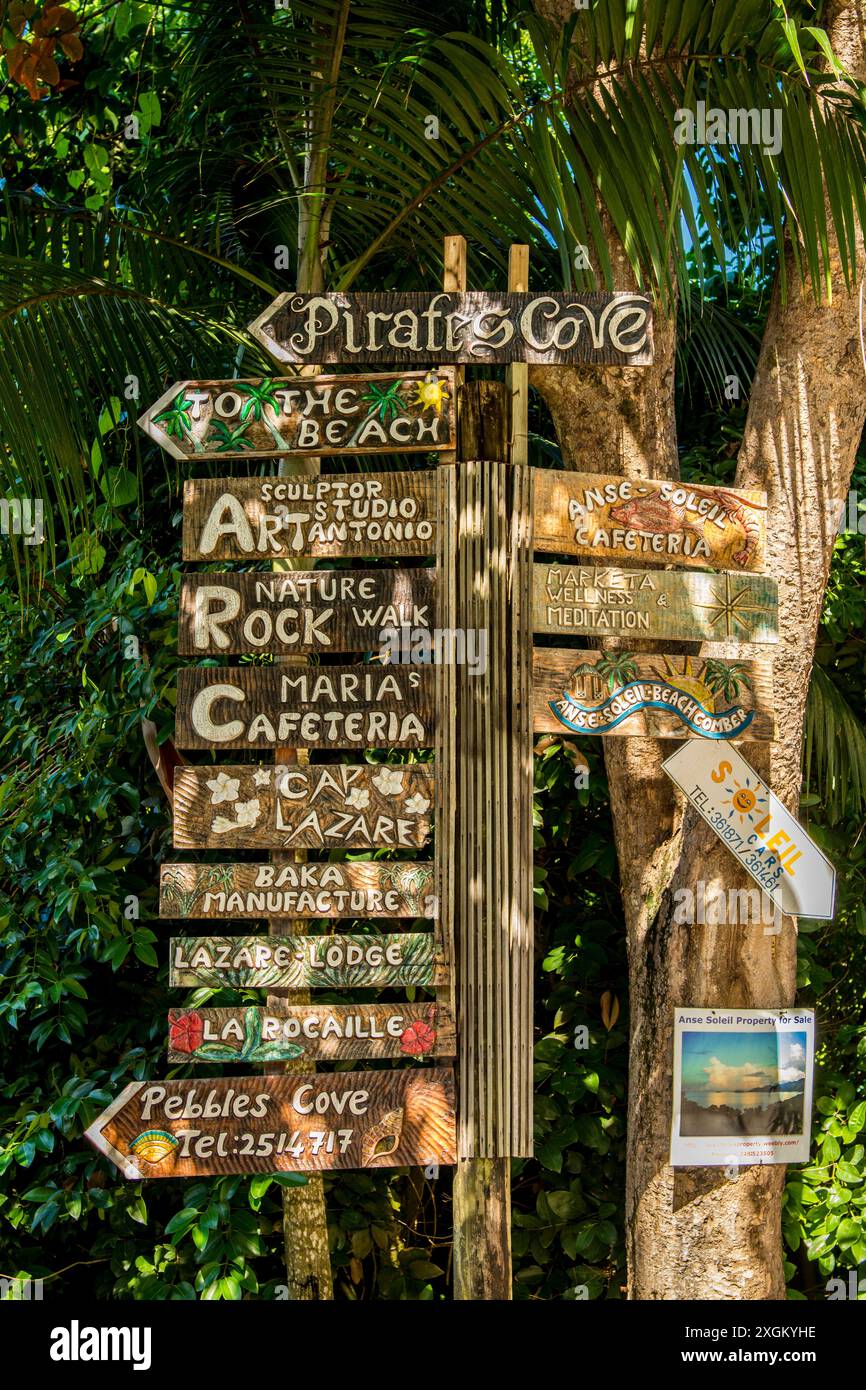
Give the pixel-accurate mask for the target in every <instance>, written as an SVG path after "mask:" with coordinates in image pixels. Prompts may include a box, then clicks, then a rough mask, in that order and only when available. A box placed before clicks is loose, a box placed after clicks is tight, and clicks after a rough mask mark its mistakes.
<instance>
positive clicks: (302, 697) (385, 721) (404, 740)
mask: <svg viewBox="0 0 866 1390" xmlns="http://www.w3.org/2000/svg"><path fill="white" fill-rule="evenodd" d="M433 676H434V672H433V668H432V667H430V666H427V667H412V666H397V665H394V666H382V665H379V664H378V663H368V664H367V665H365V666H299V667H274V666H232V667H225V668H222V669H215V668H214V667H206V668H204V669H202V668H198V669H189V668H183V669H182V670H180V671H179V672H178V686H177V721H176V733H175V742H176V743H177V746H178V747H179V748H214V747H216V748H276V747H279V746H281V745H282V746H283V747H288V748H388V747H391V748H424V747H431V746H432V743H433Z"/></svg>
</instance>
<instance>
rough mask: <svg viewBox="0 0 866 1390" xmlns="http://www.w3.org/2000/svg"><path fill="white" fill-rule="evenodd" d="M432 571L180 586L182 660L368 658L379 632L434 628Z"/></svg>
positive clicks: (210, 579) (268, 577)
mask: <svg viewBox="0 0 866 1390" xmlns="http://www.w3.org/2000/svg"><path fill="white" fill-rule="evenodd" d="M433 591H434V572H433V570H430V569H381V570H295V571H293V572H290V573H285V574H274V573H269V574H196V575H187V576H186V578H185V579H184V580H183V582H182V584H181V593H180V622H179V628H178V638H179V642H178V649H179V651H180V653H181V655H182V656H221V655H225V656H232V655H237V654H238V653H242V652H274V653H278V654H280V655H286V656H291V655H294V654H297V653H299V652H371V651H376V650H378V649H379V648H380V647H381V645H382V642H383V640H384V639H383V637H382V633H383V632H386V633H387V632H389V631H391V632H394V631H395V630H396V629H398V628H400V627H402V626H404V625H408V626H410V627H412V628H413V629H416V630H420V629H424V630H429V629H431V628H433V627H434V626H435V613H434V607H433Z"/></svg>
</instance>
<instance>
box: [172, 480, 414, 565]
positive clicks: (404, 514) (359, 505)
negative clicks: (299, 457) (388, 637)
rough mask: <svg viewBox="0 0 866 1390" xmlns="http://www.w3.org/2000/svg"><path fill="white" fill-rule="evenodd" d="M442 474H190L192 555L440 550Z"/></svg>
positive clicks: (186, 542) (187, 506) (186, 538)
mask: <svg viewBox="0 0 866 1390" xmlns="http://www.w3.org/2000/svg"><path fill="white" fill-rule="evenodd" d="M436 495H437V484H436V472H435V470H433V469H429V468H428V469H419V471H418V472H417V473H328V474H325V473H322V474H318V475H317V476H316V477H286V478H188V479H187V481H186V482H185V483H184V485H183V558H184V560H255V559H260V560H273V559H275V558H277V557H283V558H289V559H291V558H297V557H299V556H305V557H309V558H310V559H327V558H328V557H333V556H340V555H342V556H360V555H369V556H373V555H375V556H377V557H380V558H388V557H390V556H393V555H432V554H434V552H435V549H436V534H435V517H436Z"/></svg>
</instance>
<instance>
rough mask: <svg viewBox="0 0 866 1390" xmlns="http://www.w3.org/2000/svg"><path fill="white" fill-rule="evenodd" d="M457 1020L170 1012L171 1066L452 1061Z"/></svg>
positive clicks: (322, 1010)
mask: <svg viewBox="0 0 866 1390" xmlns="http://www.w3.org/2000/svg"><path fill="white" fill-rule="evenodd" d="M455 1047H456V1042H455V1034H454V1020H453V1019H452V1018H451V1016H450V1014H448V1013H447V1011H446V1010H444V1009H442V1008H440V1006H439V1005H438V1004H434V1003H432V1002H425V1003H420V1004H408V1003H398V1004H286V1005H283V1006H282V1008H281V1009H280V1011H279V1012H276V1011H275V1010H271V1009H263V1008H260V1007H258V1006H257V1005H250V1006H249V1007H247V1008H235V1009H211V1008H205V1009H172V1010H171V1011H170V1012H169V1015H168V1060H169V1061H170V1062H175V1063H179V1062H202V1063H204V1062H207V1063H213V1062H226V1063H232V1064H235V1063H240V1062H249V1063H250V1064H251V1065H252V1064H254V1063H259V1064H261V1065H263V1066H266V1065H267V1064H268V1063H269V1062H289V1061H293V1060H295V1059H296V1058H303V1059H304V1062H305V1063H307V1062H342V1061H354V1062H357V1061H360V1060H361V1059H363V1058H367V1057H398V1058H401V1059H402V1060H403V1061H409V1060H410V1059H412V1058H417V1059H421V1058H425V1057H453V1055H454V1052H455Z"/></svg>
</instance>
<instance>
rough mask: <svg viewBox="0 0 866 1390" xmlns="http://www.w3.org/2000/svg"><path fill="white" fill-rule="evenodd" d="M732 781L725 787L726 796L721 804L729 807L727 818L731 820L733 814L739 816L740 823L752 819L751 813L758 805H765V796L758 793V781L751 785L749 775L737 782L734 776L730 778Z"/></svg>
mask: <svg viewBox="0 0 866 1390" xmlns="http://www.w3.org/2000/svg"><path fill="white" fill-rule="evenodd" d="M732 781H733V783H734V785H733V786H732V787H725V791H726V792H727V793H728V798H727V799H726V800H724V801H723V802H722V803H721V804H722V805H723V806H730V808H731V809H730V811H729V812H728V820H732V819H733V817H734V816H735V815H736V816H739V818H740V824H741V825H742V824H743V821H751V820H752V819H753V816H752V813H753V811H755V810H756V809H757V808H758V807H759V806H766V805H767V798H766V797H765V796H760V795H759V789H760V783H759V784H757V785H756V786H753V785H752V781H751V778H749V777H747V778H746V779H745V782H744V783H741V782H738V781H737V779H736V777H734V778H732Z"/></svg>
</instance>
